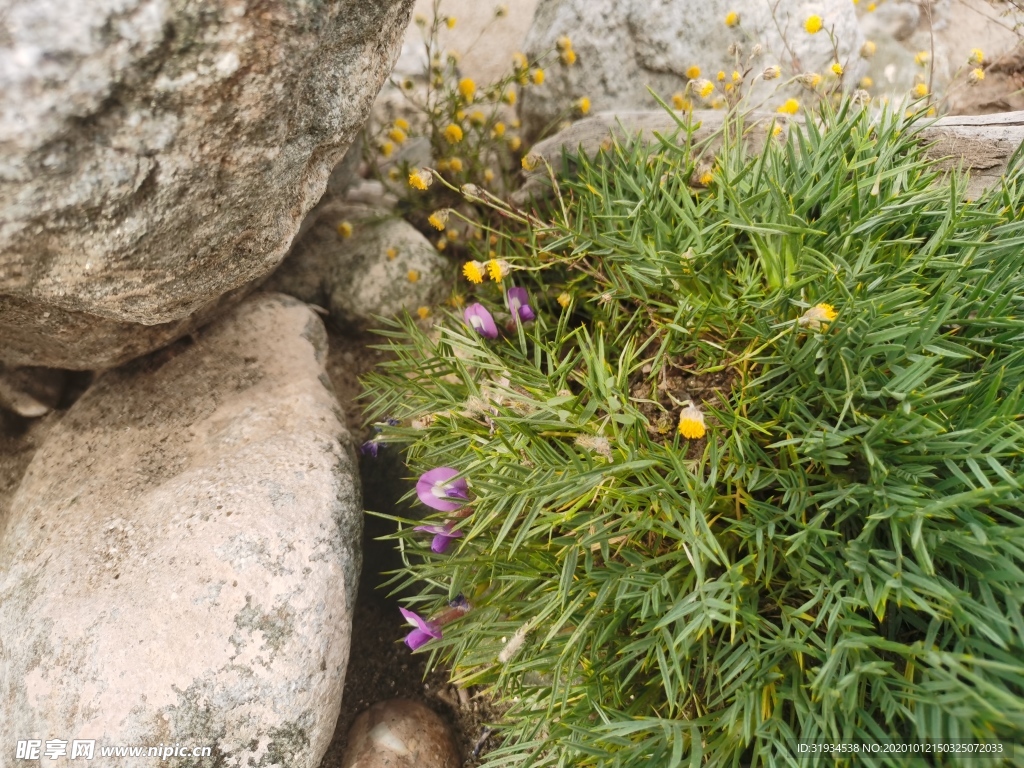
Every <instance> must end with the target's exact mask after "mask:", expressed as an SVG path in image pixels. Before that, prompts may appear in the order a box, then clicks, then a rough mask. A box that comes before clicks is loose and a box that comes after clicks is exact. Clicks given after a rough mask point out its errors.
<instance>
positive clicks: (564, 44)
mask: <svg viewBox="0 0 1024 768" xmlns="http://www.w3.org/2000/svg"><path fill="white" fill-rule="evenodd" d="M555 45H556V46H557V47H558V58H559V59H560V60H561V62H562V63H563V64H565V65H566V66H569V67H571V66H572V65H573V64H575V63H576V51H574V50H573V49H572V40H570V39H569V36H568V35H562V36H561V37H559V38H558V39H557V40H556V41H555Z"/></svg>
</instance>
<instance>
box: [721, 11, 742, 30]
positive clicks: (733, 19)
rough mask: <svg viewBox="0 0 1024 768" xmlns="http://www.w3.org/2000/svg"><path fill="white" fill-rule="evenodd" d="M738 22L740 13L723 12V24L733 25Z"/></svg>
mask: <svg viewBox="0 0 1024 768" xmlns="http://www.w3.org/2000/svg"><path fill="white" fill-rule="evenodd" d="M739 23H740V15H739V14H738V13H736V11H729V12H728V13H727V14H725V26H727V27H735V26H736V25H737V24H739Z"/></svg>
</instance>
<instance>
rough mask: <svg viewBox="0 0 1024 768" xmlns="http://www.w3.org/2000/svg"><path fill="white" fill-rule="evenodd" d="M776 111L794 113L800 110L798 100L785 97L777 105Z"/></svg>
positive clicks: (787, 113)
mask: <svg viewBox="0 0 1024 768" xmlns="http://www.w3.org/2000/svg"><path fill="white" fill-rule="evenodd" d="M778 111H779V112H782V113H783V114H786V115H795V114H796V113H797V112H799V111H800V102H799V101H797V100H796V99H786V101H785V102H783V104H782V106H780V107H779V109H778Z"/></svg>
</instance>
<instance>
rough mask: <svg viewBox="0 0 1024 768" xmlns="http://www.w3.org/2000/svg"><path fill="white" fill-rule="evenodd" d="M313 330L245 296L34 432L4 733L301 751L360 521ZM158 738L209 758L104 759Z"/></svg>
mask: <svg viewBox="0 0 1024 768" xmlns="http://www.w3.org/2000/svg"><path fill="white" fill-rule="evenodd" d="M326 346H327V338H326V333H325V331H324V327H323V325H322V323H321V322H320V320H319V319H318V318H317V317H316V315H315V314H314V313H313V312H312V311H311V310H310V309H309V307H307V306H306V305H304V304H302V303H300V302H298V301H296V300H295V299H292V298H290V297H284V296H280V295H271V294H260V295H257V296H254V297H252V298H251V299H248V300H247V301H245V302H244V303H242V304H241V305H240V306H239V307H237V308H236V309H234V310H233V311H232V312H231V313H230V314H229V315H227V316H226V317H224V318H221V319H220V320H218V321H217V322H216V323H214V324H213V325H212V326H210V327H209V328H207V329H205V330H204V331H202V332H201V335H200V336H199V338H198V339H197V340H196V341H195V343H194V344H187V343H185V342H179V343H178V344H176V345H173V346H171V347H168V348H167V349H165V350H162V351H161V352H158V353H156V354H154V355H152V356H149V357H146V358H142V359H140V360H138V361H135V362H132V363H130V364H128V365H127V366H125V367H123V368H121V369H118V370H115V371H111V372H107V373H106V374H104V375H103V376H101V377H100V378H99V379H98V380H97V382H96V383H95V384H93V386H92V387H91V388H90V389H89V390H88V391H87V392H86V393H85V394H84V395H83V396H82V397H81V399H79V400H78V401H77V402H76V403H75V404H74V405H73V406H72V407H71V409H70V410H69V411H68V412H67V413H66V414H65V415H64V416H63V418H62V419H61V420H60V421H59V422H58V423H57V424H56V425H55V426H53V427H52V429H51V431H50V432H49V434H48V435H47V437H46V439H45V441H44V443H43V446H42V447H41V448H40V449H39V450H38V451H37V452H36V454H35V456H34V457H33V459H32V462H31V464H30V465H29V467H28V470H27V471H26V473H25V476H24V478H23V479H22V482H21V485H20V487H19V488H18V490H17V492H16V493H15V495H14V498H13V500H12V501H11V503H10V509H9V512H8V513H7V521H6V525H5V526H4V529H3V530H2V532H0V659H3V663H2V664H0V742H2V743H4V744H8V745H14V744H15V743H16V742H17V741H18V740H24V739H32V738H41V739H50V738H60V739H68V740H70V739H76V738H77V739H95V740H96V747H95V748H96V759H97V761H98V764H100V765H104V766H108V765H109V766H121V765H125V766H128V765H131V766H135V765H157V764H159V765H175V766H184V765H187V766H191V767H200V766H202V767H206V768H209V767H212V766H215V765H216V766H221V765H238V766H243V765H244V766H279V767H280V768H305V767H309V768H312V767H313V766H316V765H318V763H319V760H320V758H321V757H322V755H323V753H324V751H325V750H326V748H327V746H328V743H329V741H330V738H331V735H332V733H333V731H334V727H335V723H336V720H337V717H338V711H339V708H340V703H341V693H342V687H343V682H344V677H345V668H346V664H347V660H348V651H349V637H350V628H351V621H352V610H353V607H354V600H355V594H356V587H357V579H358V573H359V561H360V555H359V537H360V532H361V526H362V509H361V499H360V494H359V488H358V474H357V468H356V461H355V455H354V451H353V447H352V445H351V442H350V438H349V436H348V433H347V432H346V430H345V427H344V426H343V425H342V424H341V422H340V421H339V418H343V417H342V416H341V414H340V410H339V408H338V404H337V401H336V400H335V397H334V394H333V392H332V391H331V390H330V384H329V382H328V380H327V378H326V375H325V372H324V360H325V356H326V351H327V350H326ZM0 522H2V521H0ZM161 743H162V744H174V743H180V744H181V745H182V746H187V747H204V746H209V747H211V748H212V754H211V756H210V757H209V758H203V759H201V760H200V759H197V760H192V759H189V760H187V761H178V760H175V759H169V760H166V761H164V762H160V761H157V760H153V759H151V760H149V761H142V762H140V761H139V760H138V758H135V759H132V758H125V759H122V760H118V759H116V758H112V757H104V758H102V760H101V759H100V749H101V748H102V747H109V746H115V745H157V744H161ZM6 754H7V756H8V757H10V756H11V755H13V753H12V752H10V751H7V752H6ZM0 762H3V764H4V765H7V762H4V761H2V760H0ZM47 764H48V763H47ZM61 764H63V763H61Z"/></svg>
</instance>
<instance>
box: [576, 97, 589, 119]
mask: <svg viewBox="0 0 1024 768" xmlns="http://www.w3.org/2000/svg"><path fill="white" fill-rule="evenodd" d="M576 109H578V110H579V111H580V114H581V115H585V114H587V112H589V111H590V99H588V98H587V97H586V96H581V97H580V98H579V99H577V100H576Z"/></svg>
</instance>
